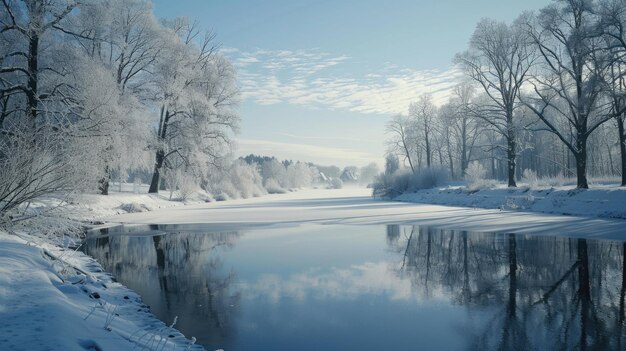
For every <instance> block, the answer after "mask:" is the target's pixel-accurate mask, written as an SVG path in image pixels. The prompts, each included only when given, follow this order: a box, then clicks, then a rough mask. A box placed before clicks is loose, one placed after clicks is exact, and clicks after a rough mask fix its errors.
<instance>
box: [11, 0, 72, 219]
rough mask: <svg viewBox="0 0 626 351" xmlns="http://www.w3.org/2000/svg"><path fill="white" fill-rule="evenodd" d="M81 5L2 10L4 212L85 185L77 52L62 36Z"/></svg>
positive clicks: (16, 4) (20, 4) (29, 4)
mask: <svg viewBox="0 0 626 351" xmlns="http://www.w3.org/2000/svg"><path fill="white" fill-rule="evenodd" d="M76 7H77V3H75V2H73V1H35V0H27V1H9V0H3V1H2V5H1V6H0V8H2V11H0V50H1V51H0V172H1V173H2V174H1V178H0V212H2V214H4V213H6V212H7V211H9V210H12V209H15V208H17V207H18V206H19V205H20V204H22V203H26V202H29V201H32V200H34V199H36V198H37V197H39V196H43V195H49V194H53V193H64V192H68V191H71V190H73V189H76V188H80V187H81V186H82V185H83V182H82V180H83V179H81V177H80V172H78V171H77V166H78V165H77V163H76V162H75V161H76V158H74V157H72V153H73V152H74V151H76V150H77V149H76V148H75V147H74V146H75V145H72V144H71V143H70V142H69V141H68V139H69V138H70V137H71V136H72V135H73V132H74V128H73V127H74V123H73V121H74V119H75V118H76V115H75V114H73V113H72V111H70V110H69V109H68V108H67V106H68V105H73V104H75V101H74V98H73V96H72V92H73V91H74V89H75V88H76V87H77V86H78V84H77V81H81V77H75V76H72V75H71V73H72V68H73V67H74V63H75V55H74V52H73V50H72V48H71V47H68V45H67V43H66V41H65V39H66V36H65V32H66V31H67V29H66V28H68V26H69V25H70V24H69V18H70V17H71V16H73V14H72V13H73V12H74V10H75V9H76Z"/></svg>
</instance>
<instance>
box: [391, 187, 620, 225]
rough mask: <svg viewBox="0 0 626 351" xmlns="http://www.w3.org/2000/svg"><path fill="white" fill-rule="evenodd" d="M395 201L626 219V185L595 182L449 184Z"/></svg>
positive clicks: (401, 197)
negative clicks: (490, 185) (584, 186)
mask: <svg viewBox="0 0 626 351" xmlns="http://www.w3.org/2000/svg"><path fill="white" fill-rule="evenodd" d="M395 200H398V201H405V202H415V203H429V204H439V205H449V206H464V207H478V208H490V209H502V210H512V211H530V212H541V213H551V214H564V215H573V216H587V217H602V218H621V219H626V187H619V186H617V185H616V184H611V185H594V187H593V188H592V189H576V188H575V187H574V186H560V187H536V188H530V187H528V186H520V187H519V188H507V187H505V186H504V185H502V186H498V187H495V188H488V189H479V190H475V191H471V190H468V189H467V188H466V187H464V186H454V187H453V186H448V187H442V188H435V189H426V190H420V191H418V192H415V193H407V194H403V195H400V196H399V197H397V198H396V199H395Z"/></svg>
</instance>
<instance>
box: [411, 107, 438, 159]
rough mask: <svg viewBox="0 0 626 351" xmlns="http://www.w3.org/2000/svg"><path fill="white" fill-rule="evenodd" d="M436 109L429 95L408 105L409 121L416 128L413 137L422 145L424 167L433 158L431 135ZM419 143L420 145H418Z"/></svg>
mask: <svg viewBox="0 0 626 351" xmlns="http://www.w3.org/2000/svg"><path fill="white" fill-rule="evenodd" d="M436 113H437V107H436V106H435V104H433V101H432V97H431V96H430V95H422V96H420V98H419V99H418V100H417V101H416V102H413V103H411V104H410V105H409V119H411V120H413V125H414V126H415V127H416V128H417V133H416V134H418V135H416V136H415V137H417V138H419V140H418V144H422V145H423V150H424V153H425V155H426V167H430V166H431V164H432V157H433V146H432V143H433V133H434V128H435V125H434V119H435V117H436ZM419 141H421V143H419Z"/></svg>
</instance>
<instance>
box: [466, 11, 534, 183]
mask: <svg viewBox="0 0 626 351" xmlns="http://www.w3.org/2000/svg"><path fill="white" fill-rule="evenodd" d="M534 58H535V54H534V51H533V49H532V47H531V46H530V41H529V36H528V34H527V32H526V31H524V30H523V28H522V26H521V25H520V24H517V23H515V24H513V25H507V24H506V23H503V22H497V21H494V20H491V19H483V20H481V21H480V22H479V23H478V25H477V26H476V30H475V31H474V34H473V35H472V38H471V40H470V48H469V49H468V50H467V51H465V52H464V53H462V54H459V55H457V57H456V61H457V62H458V63H460V64H461V65H462V66H463V67H464V68H465V69H466V71H467V73H468V75H469V76H470V77H471V78H472V79H473V80H474V81H475V82H477V83H478V85H479V86H480V87H481V88H482V90H483V92H484V93H485V94H486V96H487V97H488V99H487V100H486V101H488V103H484V104H481V105H479V106H476V107H475V109H476V111H475V113H476V116H477V117H478V118H482V119H483V120H484V121H485V122H487V123H489V124H490V125H491V126H492V127H493V128H494V129H495V130H496V131H498V133H500V134H501V135H502V136H503V137H504V138H505V140H506V153H507V160H508V168H507V170H508V185H509V187H515V186H516V183H515V158H516V155H517V152H518V147H517V144H516V143H517V138H518V137H517V133H518V129H519V125H518V124H517V123H516V121H515V117H516V113H515V112H516V110H517V109H518V108H519V107H520V106H521V103H520V101H519V93H520V90H521V89H522V85H523V84H524V83H525V81H526V79H527V74H528V71H529V69H530V67H531V66H532V63H533V60H534Z"/></svg>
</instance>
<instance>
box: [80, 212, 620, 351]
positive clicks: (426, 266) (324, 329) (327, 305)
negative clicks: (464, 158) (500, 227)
mask: <svg viewBox="0 0 626 351" xmlns="http://www.w3.org/2000/svg"><path fill="white" fill-rule="evenodd" d="M144 229H145V228H144ZM148 229H149V230H145V231H144V232H142V231H140V230H134V231H133V233H132V234H133V235H116V234H115V231H109V232H107V233H106V235H107V236H102V237H98V236H96V237H94V238H91V239H89V240H88V241H87V245H86V251H87V252H88V253H89V254H90V255H92V256H93V257H95V258H96V259H97V260H98V261H99V262H101V263H102V264H103V266H104V267H105V268H106V269H107V270H109V271H110V272H112V273H113V274H114V276H115V277H116V278H117V279H118V280H120V281H121V282H122V283H124V284H126V285H127V286H129V287H130V288H132V289H134V290H136V291H137V292H139V293H140V294H141V295H142V296H143V297H144V301H145V302H146V303H147V304H148V305H150V306H151V308H152V311H153V312H154V313H155V314H156V315H157V316H158V317H159V318H161V319H163V320H166V321H171V320H172V319H173V318H174V316H175V315H178V316H179V317H180V318H179V324H178V327H179V328H180V329H181V331H182V332H183V333H185V334H186V335H189V336H192V335H193V336H196V337H197V338H198V340H199V342H200V343H202V344H203V345H205V346H207V348H208V349H216V348H224V349H227V350H248V349H249V350H263V349H268V350H270V349H298V350H319V349H325V350H345V349H361V350H370V349H371V350H374V349H394V350H405V349H406V350H412V349H415V348H416V345H418V346H419V348H421V349H463V350H491V349H493V350H495V349H498V350H532V349H542V350H543V349H563V350H569V349H580V350H586V349H589V350H609V349H622V344H623V343H624V341H625V340H624V334H625V333H624V318H625V304H624V299H625V295H626V280H625V279H624V273H625V272H626V259H625V258H624V250H625V249H626V243H622V242H609V241H594V240H586V239H578V238H567V237H557V236H555V237H540V236H520V235H514V234H493V233H491V234H485V233H468V232H463V231H454V230H436V229H431V228H427V227H418V226H397V225H390V226H386V227H385V228H382V227H376V226H373V227H354V226H350V227H347V226H311V227H304V228H301V229H294V228H287V229H284V228H283V229H264V230H258V231H254V230H252V231H250V233H248V234H246V235H243V234H241V233H238V232H224V233H206V232H201V231H199V230H198V227H196V228H194V231H184V230H183V228H179V229H180V231H177V232H175V233H170V234H163V228H157V227H155V228H148ZM123 230H125V231H128V229H123ZM159 230H160V231H159ZM138 233H139V234H140V235H141V234H144V235H143V236H138V235H137V234H138ZM150 233H156V234H158V235H152V236H149V235H145V234H150Z"/></svg>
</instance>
